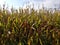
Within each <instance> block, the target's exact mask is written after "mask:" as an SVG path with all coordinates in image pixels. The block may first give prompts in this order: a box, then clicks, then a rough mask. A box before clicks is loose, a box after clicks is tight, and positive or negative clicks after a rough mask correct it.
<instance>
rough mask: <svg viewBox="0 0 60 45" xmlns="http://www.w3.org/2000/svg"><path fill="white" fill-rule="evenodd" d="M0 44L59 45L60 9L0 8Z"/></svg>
mask: <svg viewBox="0 0 60 45" xmlns="http://www.w3.org/2000/svg"><path fill="white" fill-rule="evenodd" d="M0 45H60V11H57V10H55V11H54V13H52V12H49V11H48V10H47V11H45V10H39V12H37V11H36V10H34V9H33V8H32V9H31V10H30V12H29V8H27V9H19V11H18V10H13V8H12V9H11V13H9V11H8V10H7V9H5V8H4V7H3V10H2V9H0Z"/></svg>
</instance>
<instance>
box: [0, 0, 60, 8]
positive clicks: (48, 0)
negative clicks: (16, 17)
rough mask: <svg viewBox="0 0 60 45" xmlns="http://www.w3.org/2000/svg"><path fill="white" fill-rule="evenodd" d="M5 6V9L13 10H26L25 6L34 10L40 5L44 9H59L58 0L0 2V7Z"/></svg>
mask: <svg viewBox="0 0 60 45" xmlns="http://www.w3.org/2000/svg"><path fill="white" fill-rule="evenodd" d="M3 4H5V5H6V6H7V7H9V8H11V7H12V6H13V7H14V8H19V7H21V8H22V7H23V8H26V5H29V6H30V7H33V4H34V8H36V9H37V8H38V7H39V8H42V5H43V6H44V7H46V8H55V7H56V8H60V6H59V5H60V0H0V6H1V7H2V5H3Z"/></svg>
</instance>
